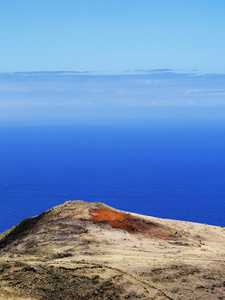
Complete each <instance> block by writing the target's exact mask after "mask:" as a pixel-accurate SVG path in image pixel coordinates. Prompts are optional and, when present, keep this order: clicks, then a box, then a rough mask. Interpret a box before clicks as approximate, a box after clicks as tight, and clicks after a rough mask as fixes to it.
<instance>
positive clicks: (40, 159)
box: [0, 121, 225, 232]
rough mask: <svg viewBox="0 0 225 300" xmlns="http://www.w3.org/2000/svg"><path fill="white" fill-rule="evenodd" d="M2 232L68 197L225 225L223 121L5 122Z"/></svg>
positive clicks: (0, 151)
mask: <svg viewBox="0 0 225 300" xmlns="http://www.w3.org/2000/svg"><path fill="white" fill-rule="evenodd" d="M0 143H1V144H0V201H1V206H0V207H1V208H0V220H1V221H0V232H3V231H4V230H6V229H9V228H10V227H11V226H13V225H15V224H17V223H18V222H20V221H21V220H23V219H24V218H27V217H31V216H34V215H37V214H39V213H41V212H43V211H45V210H47V209H49V208H51V207H53V206H55V205H59V204H62V203H63V202H65V201H68V200H78V199H79V200H84V201H88V202H94V201H99V202H104V203H106V204H108V205H110V206H113V207H115V208H118V209H122V210H125V211H130V212H136V213H140V214H145V215H151V216H156V217H161V218H171V219H178V220H186V221H193V222H200V223H206V224H212V225H219V226H225V122H221V121H220V122H219V121H211V122H197V121H186V122H182V121H177V122H172V121H171V122H169V121H168V122H166V121H161V122H160V121H155V122H153V121H152V122H148V123H147V122H146V123H144V122H141V123H140V122H138V121H136V122H128V121H126V122H111V123H110V122H89V123H85V122H80V123H79V122H76V123H75V122H74V123H72V122H67V123H66V122H64V123H63V122H58V123H51V124H50V123H46V124H38V123H36V124H35V123H30V124H23V123H18V124H1V125H0Z"/></svg>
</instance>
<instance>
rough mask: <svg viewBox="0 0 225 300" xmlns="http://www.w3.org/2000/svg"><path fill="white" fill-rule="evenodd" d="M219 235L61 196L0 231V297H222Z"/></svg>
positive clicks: (224, 246) (222, 232)
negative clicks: (48, 206) (59, 200)
mask: <svg viewBox="0 0 225 300" xmlns="http://www.w3.org/2000/svg"><path fill="white" fill-rule="evenodd" d="M224 237H225V229H224V228H222V227H216V226H210V225H204V224H197V223H189V222H182V221H174V220H166V219H159V218H154V217H149V216H143V215H138V214H134V213H127V212H124V211H120V210H117V209H114V208H112V207H109V206H107V205H105V204H103V203H99V202H95V203H88V202H84V201H68V202H65V203H64V204H62V205H59V206H56V207H53V208H51V209H49V210H48V211H46V212H44V213H42V214H40V215H39V216H36V217H32V218H28V219H25V220H24V221H22V222H20V223H19V224H18V225H16V226H14V227H13V228H12V229H11V230H9V231H7V232H5V233H3V234H1V235H0V299H137V298H139V299H225V296H224V295H225V274H224V267H225V259H224V250H225V239H224Z"/></svg>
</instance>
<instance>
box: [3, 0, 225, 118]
mask: <svg viewBox="0 0 225 300" xmlns="http://www.w3.org/2000/svg"><path fill="white" fill-rule="evenodd" d="M224 11H225V2H224V1H223V0H217V1H212V0H205V1H202V0H188V1H180V0H171V1H168V0H159V1H151V0H141V1H140V0H123V1H121V0H114V1H103V0H95V1H93V0H83V1H76V0H64V1H62V0H47V1H46V0H38V1H37V0H29V1H25V0H20V1H15V0H7V1H6V0H3V1H1V3H0V40H1V46H0V72H1V74H0V118H1V119H0V120H13V119H15V120H16V119H29V118H30V119H54V118H55V119H67V118H72V119H73V118H75V119H76V118H79V117H80V118H84V119H88V118H125V117H126V118H129V117H131V118H154V117H157V116H159V117H163V118H164V117H173V116H177V117H181V116H183V117H185V116H187V115H190V116H193V117H196V116H199V117H203V115H204V116H205V115H207V116H210V117H212V115H213V118H217V117H218V118H223V117H224V114H223V110H224V107H225V88H224V87H225V84H224V83H225V75H224V74H225V59H224V49H225V34H224V28H225V18H224ZM32 72H33V73H32ZM121 75H123V76H121ZM203 107H204V109H203ZM188 111H189V113H187V112H188ZM203 111H207V113H205V112H204V113H203ZM214 111H215V113H212V112H214Z"/></svg>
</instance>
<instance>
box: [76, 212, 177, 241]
mask: <svg viewBox="0 0 225 300" xmlns="http://www.w3.org/2000/svg"><path fill="white" fill-rule="evenodd" d="M89 213H90V218H88V219H84V218H82V220H83V221H91V222H99V223H107V224H109V225H110V226H112V227H114V228H119V229H123V230H126V231H128V232H129V233H131V234H138V233H141V234H143V235H145V236H147V237H151V238H157V239H168V238H169V236H171V234H172V230H171V228H169V227H166V226H163V225H160V224H157V223H153V222H148V221H146V220H144V219H141V218H138V217H134V216H132V215H131V214H129V213H124V212H117V211H114V210H112V209H109V208H106V207H98V208H91V209H90V211H89Z"/></svg>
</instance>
